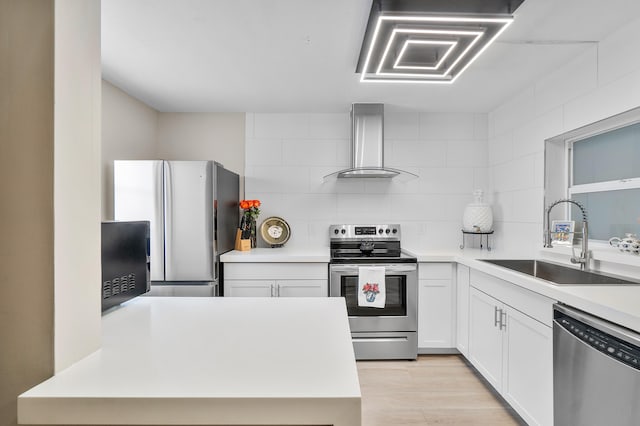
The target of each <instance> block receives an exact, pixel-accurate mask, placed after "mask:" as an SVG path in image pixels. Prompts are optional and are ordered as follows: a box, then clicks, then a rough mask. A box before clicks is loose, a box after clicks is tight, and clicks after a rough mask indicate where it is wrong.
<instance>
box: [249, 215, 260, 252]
mask: <svg viewBox="0 0 640 426" xmlns="http://www.w3.org/2000/svg"><path fill="white" fill-rule="evenodd" d="M249 229H250V230H251V234H250V237H249V238H250V239H251V248H256V247H258V241H257V238H256V218H255V217H252V218H250V219H249Z"/></svg>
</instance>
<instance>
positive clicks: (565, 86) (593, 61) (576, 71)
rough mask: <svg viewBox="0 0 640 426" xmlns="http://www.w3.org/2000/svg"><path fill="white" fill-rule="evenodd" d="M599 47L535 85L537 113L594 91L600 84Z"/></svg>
mask: <svg viewBox="0 0 640 426" xmlns="http://www.w3.org/2000/svg"><path fill="white" fill-rule="evenodd" d="M597 63H598V48H597V47H596V46H592V47H590V48H589V49H588V50H587V51H586V52H585V53H583V54H581V55H580V56H578V57H577V58H575V59H573V60H572V61H569V62H568V63H567V64H566V65H565V66H563V67H562V68H560V69H558V70H556V71H554V72H553V73H552V74H550V75H549V76H547V77H546V78H544V79H542V80H541V81H540V82H538V83H537V84H536V85H535V93H536V95H535V98H536V100H535V104H536V109H535V114H533V115H534V116H536V115H539V114H543V113H545V112H547V111H549V110H550V109H554V108H557V107H559V106H561V105H563V104H565V103H567V102H569V101H571V100H573V99H576V98H579V97H580V96H582V95H584V94H586V93H589V92H591V91H593V90H594V89H595V88H596V87H597V84H598V69H597Z"/></svg>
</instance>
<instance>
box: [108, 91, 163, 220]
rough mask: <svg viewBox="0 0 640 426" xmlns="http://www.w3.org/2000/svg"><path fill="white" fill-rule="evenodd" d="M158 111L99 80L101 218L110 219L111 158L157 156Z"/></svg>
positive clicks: (111, 212)
mask: <svg viewBox="0 0 640 426" xmlns="http://www.w3.org/2000/svg"><path fill="white" fill-rule="evenodd" d="M157 140H158V111H156V110H155V109H153V108H151V107H149V106H148V105H146V104H145V103H143V102H141V101H139V100H138V99H136V98H134V97H132V96H130V95H128V94H127V93H125V92H123V91H122V90H121V89H119V88H118V87H116V86H114V85H112V84H111V83H109V82H107V81H105V80H102V219H103V220H112V219H113V160H153V159H156V158H158V156H157Z"/></svg>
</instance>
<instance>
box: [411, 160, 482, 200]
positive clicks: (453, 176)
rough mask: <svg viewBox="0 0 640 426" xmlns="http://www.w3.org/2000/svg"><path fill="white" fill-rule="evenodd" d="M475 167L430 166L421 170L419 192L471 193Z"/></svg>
mask: <svg viewBox="0 0 640 426" xmlns="http://www.w3.org/2000/svg"><path fill="white" fill-rule="evenodd" d="M474 172H475V169H473V168H471V167H469V168H455V169H454V168H430V169H422V171H421V172H420V182H421V186H420V189H421V191H419V192H418V193H420V192H422V193H425V194H465V195H469V197H470V198H471V194H472V193H473V190H474V189H475V188H476V187H475V186H474Z"/></svg>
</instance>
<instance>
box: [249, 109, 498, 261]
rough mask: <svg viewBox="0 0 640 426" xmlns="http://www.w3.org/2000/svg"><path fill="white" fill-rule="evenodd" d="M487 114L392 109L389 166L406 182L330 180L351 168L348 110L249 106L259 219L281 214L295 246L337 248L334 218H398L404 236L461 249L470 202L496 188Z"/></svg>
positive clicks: (252, 187)
mask: <svg viewBox="0 0 640 426" xmlns="http://www.w3.org/2000/svg"><path fill="white" fill-rule="evenodd" d="M486 125H487V116H486V115H485V114H449V113H389V112H387V113H386V114H385V139H386V146H385V165H386V166H389V167H396V168H401V169H404V170H407V171H411V172H413V173H415V174H417V175H419V176H420V178H419V179H414V180H411V181H407V182H401V181H398V180H391V181H382V182H380V181H376V182H373V181H364V180H358V181H350V180H346V181H345V180H337V181H335V180H334V181H332V182H326V183H324V182H323V179H322V177H323V176H325V175H327V174H330V173H332V172H335V171H338V170H340V169H344V168H347V167H349V161H350V154H349V134H350V123H349V114H348V113H345V114H257V113H250V114H247V122H246V129H247V130H246V135H247V137H246V175H245V176H246V196H247V198H252V199H253V198H257V199H260V200H261V201H262V207H261V210H262V212H261V215H260V218H259V219H258V223H260V222H261V221H262V220H264V219H265V218H267V217H269V216H272V215H275V216H281V217H283V218H284V219H285V220H287V222H288V223H289V225H290V226H291V228H292V237H291V240H290V241H289V242H288V243H287V245H288V246H291V247H304V246H318V245H321V246H328V244H329V239H328V226H329V225H330V224H333V223H375V222H382V223H388V222H399V223H400V224H401V225H402V232H403V237H402V238H403V244H404V246H406V247H413V248H415V249H420V250H425V249H430V248H457V247H458V246H459V244H460V240H461V233H460V228H461V221H462V213H463V210H464V207H465V205H466V204H467V203H469V202H471V201H472V196H471V193H472V192H473V189H474V188H485V189H486V188H487V187H488V179H487V168H486V167H487V127H486Z"/></svg>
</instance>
